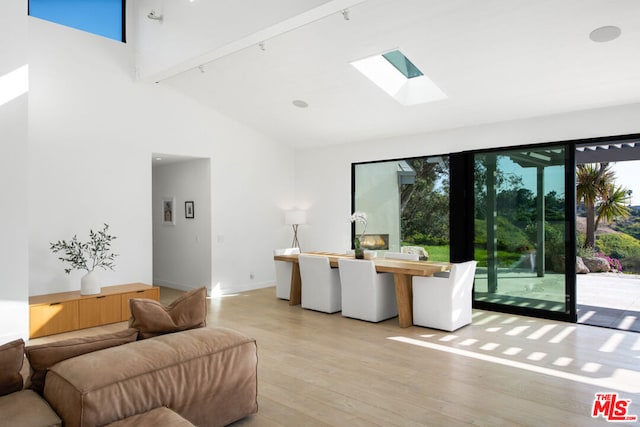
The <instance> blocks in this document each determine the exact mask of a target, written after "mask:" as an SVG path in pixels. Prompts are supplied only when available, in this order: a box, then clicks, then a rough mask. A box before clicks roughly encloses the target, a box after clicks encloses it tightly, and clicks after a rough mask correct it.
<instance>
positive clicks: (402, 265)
mask: <svg viewBox="0 0 640 427" xmlns="http://www.w3.org/2000/svg"><path fill="white" fill-rule="evenodd" d="M304 255H316V256H326V257H327V258H329V264H330V265H331V267H333V268H338V260H339V259H340V258H353V255H348V254H336V253H330V252H305V253H304ZM273 259H274V260H275V261H285V262H290V263H292V267H293V268H292V269H291V290H290V293H289V305H298V304H300V302H301V300H302V279H301V278H300V265H299V264H298V254H293V255H274V257H273ZM371 261H373V264H374V265H375V267H376V271H377V272H378V273H391V274H393V281H394V285H395V290H396V300H397V303H398V323H399V325H400V327H401V328H407V327H409V326H412V325H413V289H412V286H411V282H412V277H413V276H433V275H434V274H435V273H438V272H441V271H446V270H450V269H451V264H450V263H444V262H432V261H408V260H400V259H388V258H373V259H372V260H371Z"/></svg>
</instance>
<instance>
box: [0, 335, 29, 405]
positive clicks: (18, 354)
mask: <svg viewBox="0 0 640 427" xmlns="http://www.w3.org/2000/svg"><path fill="white" fill-rule="evenodd" d="M22 362H24V341H23V340H22V338H21V339H17V340H14V341H11V342H8V343H6V344H3V345H1V346H0V396H4V395H5V394H9V393H13V392H15V391H20V390H22V375H21V374H20V369H22Z"/></svg>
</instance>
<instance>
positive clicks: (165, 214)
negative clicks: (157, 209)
mask: <svg viewBox="0 0 640 427" xmlns="http://www.w3.org/2000/svg"><path fill="white" fill-rule="evenodd" d="M175 204H176V199H175V198H174V197H164V198H163V199H162V223H163V224H164V225H176V215H175Z"/></svg>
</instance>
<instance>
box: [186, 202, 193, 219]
mask: <svg viewBox="0 0 640 427" xmlns="http://www.w3.org/2000/svg"><path fill="white" fill-rule="evenodd" d="M193 205H194V203H193V202H192V201H189V202H184V217H185V218H187V219H193V218H195V217H196V216H195V211H194V206H193Z"/></svg>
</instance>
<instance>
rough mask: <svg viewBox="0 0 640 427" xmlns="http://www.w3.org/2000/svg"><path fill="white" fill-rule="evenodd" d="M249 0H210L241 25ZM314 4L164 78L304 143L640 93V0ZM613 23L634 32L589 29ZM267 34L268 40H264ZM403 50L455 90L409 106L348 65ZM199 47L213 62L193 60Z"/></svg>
mask: <svg viewBox="0 0 640 427" xmlns="http://www.w3.org/2000/svg"><path fill="white" fill-rule="evenodd" d="M146 1H147V3H149V1H151V0H146ZM183 1H184V7H188V5H189V2H187V1H186V0H183ZM205 1H206V0H195V1H194V3H197V2H205ZM237 1H238V0H225V1H216V2H215V3H213V2H210V3H209V2H208V4H209V10H208V13H212V9H211V8H212V7H214V8H215V13H216V16H224V17H225V20H226V21H227V23H228V24H229V26H230V27H231V28H233V27H234V25H235V24H236V23H238V25H240V24H239V23H241V22H244V20H246V19H248V17H250V16H252V15H251V14H252V12H251V10H252V9H251V8H247V9H246V10H244V12H243V13H238V11H237V10H234V9H233V8H232V7H231V6H230V5H231V4H234V3H235V4H237ZM194 3H191V4H194ZM284 3H291V2H290V1H289V2H286V1H282V0H278V1H275V0H271V2H266V1H265V2H263V1H261V2H260V4H262V5H264V4H272V5H273V6H277V5H278V4H284ZM306 3H308V7H309V10H311V9H313V8H315V10H316V11H317V9H318V5H320V4H323V6H325V8H324V9H323V11H324V12H323V14H321V15H324V16H322V17H320V18H319V17H318V16H320V15H318V14H316V15H313V16H314V17H313V18H310V16H311V15H309V14H307V15H306V18H305V19H306V20H304V24H300V21H298V23H297V24H296V25H298V27H297V28H293V27H295V25H284V24H283V25H282V26H280V27H279V28H280V29H278V27H277V26H273V23H272V22H271V23H269V25H271V27H269V28H270V29H271V31H264V28H261V27H260V25H265V24H264V23H262V24H261V23H260V22H253V23H252V25H253V27H252V29H251V31H249V30H248V29H247V30H245V32H244V33H243V35H242V36H241V37H239V36H238V37H236V39H235V41H236V42H235V43H233V41H231V42H230V41H229V40H228V39H227V40H225V46H226V47H227V49H226V50H224V49H222V50H221V49H220V46H219V45H218V46H217V47H215V49H214V48H211V49H210V52H209V55H207V53H206V52H199V53H198V54H197V55H196V54H193V55H191V57H190V58H186V59H185V58H182V59H180V61H177V62H180V63H177V62H176V63H174V64H171V66H166V67H165V70H172V71H171V72H170V73H166V72H165V75H164V76H163V78H162V79H161V82H160V84H165V85H169V86H172V87H174V88H175V89H177V90H179V91H181V92H183V93H186V94H188V95H190V96H193V97H194V98H197V99H198V100H200V101H201V102H202V103H204V104H206V105H209V106H211V107H212V108H214V109H216V110H218V111H220V112H222V113H224V114H227V115H229V116H231V117H233V118H235V119H237V120H239V121H241V122H244V123H246V124H247V125H249V126H251V127H253V128H255V129H257V130H259V131H261V132H263V133H265V134H267V135H270V136H272V137H274V138H276V139H278V140H281V141H284V142H287V143H289V144H291V145H292V146H294V147H297V148H305V147H312V146H319V145H325V144H337V143H347V142H355V141H365V140H372V139H378V138H386V137H390V136H395V135H409V134H416V133H422V132H429V131H434V130H441V129H447V128H455V127H462V126H469V125H474V124H481V123H491V122H498V121H505V120H513V119H520V118H528V117H535V116H544V115H550V114H556V113H562V112H568V111H576V110H583V109H592V108H599V107H606V106H614V105H622V104H630V103H638V102H640V22H639V20H638V18H640V1H638V0H536V1H532V0H482V1H479V0H366V1H362V0H360V1H351V2H350V4H351V6H350V7H349V8H348V10H349V17H350V20H345V19H344V18H343V15H342V13H340V10H339V8H340V7H342V6H344V4H346V3H348V2H345V1H335V0H334V1H324V2H322V1H318V0H315V1H306ZM145 7H148V4H147V5H145ZM283 7H284V6H283ZM331 7H333V10H331V9H330V8H331ZM236 9H237V7H236ZM327 11H329V12H327ZM227 12H233V13H227ZM164 13H165V22H166V23H169V22H170V21H168V20H169V19H170V18H171V17H170V15H169V13H170V11H168V10H167V11H164ZM295 13H297V14H299V13H300V10H299V9H298V10H296V11H295ZM202 15H203V14H202V13H200V14H199V16H201V17H202ZM270 16H271V17H273V16H275V14H271V15H270ZM281 16H282V17H283V20H284V19H285V17H287V16H288V18H286V19H288V20H289V21H287V22H288V23H291V16H290V14H289V15H287V14H286V13H283V14H281ZM138 19H139V21H138V25H153V24H157V23H149V22H144V19H140V18H138ZM184 19H185V20H184V21H182V22H180V25H181V26H185V25H187V26H188V25H190V24H189V22H190V21H188V17H186V18H184ZM198 22H203V20H202V19H200V20H199V21H198ZM204 22H206V20H205V21H204ZM287 22H285V24H286V23H287ZM160 25H163V24H162V23H161V24H160ZM604 25H616V26H619V27H620V28H621V29H622V35H621V36H620V37H619V38H618V39H616V40H614V41H611V42H608V43H595V42H592V41H591V40H590V39H589V33H590V32H591V31H592V30H593V29H595V28H597V27H600V26H604ZM166 28H169V26H167V27H166ZM175 28H176V27H171V29H172V31H175ZM261 30H262V32H260V31H261ZM155 31H156V32H162V31H163V27H161V26H160V27H158V28H156V29H155ZM218 32H219V31H218ZM141 34H142V33H141ZM252 36H253V37H252ZM267 36H269V38H265V39H264V50H262V49H261V48H260V47H259V45H258V44H257V43H255V41H256V40H258V39H259V38H260V37H267ZM147 37H149V36H147ZM164 37H165V39H166V38H167V37H170V34H165V35H164ZM177 40H180V39H177ZM170 48H171V49H177V50H176V51H180V49H183V50H182V51H185V49H187V48H186V46H183V47H182V48H181V46H180V43H174V45H172V46H171V47H170ZM394 48H399V49H400V50H402V52H403V53H404V54H405V55H407V56H408V57H409V58H410V59H411V60H412V62H413V63H414V64H416V65H417V66H418V67H419V68H420V69H421V70H422V71H423V72H424V73H425V74H427V75H428V76H429V77H430V78H431V80H433V81H434V82H435V83H436V84H437V85H438V86H439V87H440V88H441V89H442V90H443V91H444V92H445V93H446V94H447V95H448V99H446V100H443V101H437V102H433V103H429V104H423V105H417V106H402V105H400V104H399V103H398V102H397V101H395V100H394V99H393V98H391V97H390V96H389V95H387V94H386V93H384V92H383V91H382V90H380V89H379V88H377V87H376V86H374V85H373V84H372V83H371V82H370V81H369V80H367V79H366V78H365V77H364V76H362V75H361V74H360V73H359V72H358V71H357V70H356V69H355V68H353V67H352V66H351V65H350V64H349V63H350V62H351V61H353V60H356V59H361V58H364V57H367V56H370V55H373V54H378V53H381V52H384V51H388V50H390V49H394ZM198 59H199V60H202V62H201V63H203V64H204V65H203V67H201V69H200V68H198V67H197V66H196V68H191V69H187V68H189V67H193V66H194V64H196V62H197V60H198ZM209 60H210V62H209ZM185 70H186V71H185ZM160 74H162V73H160ZM160 74H159V75H160ZM293 100H304V101H306V102H307V103H308V104H309V107H308V108H304V109H301V108H298V107H295V106H294V105H293V104H292V101H293Z"/></svg>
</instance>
